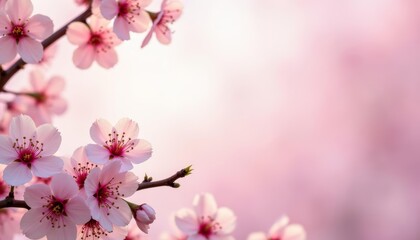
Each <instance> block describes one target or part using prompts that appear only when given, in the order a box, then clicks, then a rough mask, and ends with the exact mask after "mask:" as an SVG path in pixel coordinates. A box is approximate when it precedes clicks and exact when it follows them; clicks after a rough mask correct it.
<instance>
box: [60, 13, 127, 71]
mask: <svg viewBox="0 0 420 240" xmlns="http://www.w3.org/2000/svg"><path fill="white" fill-rule="evenodd" d="M87 23H88V25H86V24H85V23H82V22H74V23H72V24H70V25H69V26H68V28H67V32H66V35H67V39H68V40H69V41H70V43H72V44H75V45H78V46H79V47H78V48H76V50H75V51H74V53H73V63H74V65H76V67H78V68H81V69H86V68H89V67H90V66H91V65H92V63H93V61H96V62H97V63H98V64H99V65H100V66H102V67H104V68H111V67H113V66H114V65H115V64H116V63H117V62H118V55H117V52H116V51H115V49H114V47H115V46H117V45H118V44H120V43H121V41H120V40H119V39H118V38H117V37H116V36H115V34H114V33H113V32H112V31H111V29H109V28H108V27H107V25H108V21H106V20H104V19H102V18H99V17H97V16H91V17H90V18H89V19H88V20H87Z"/></svg>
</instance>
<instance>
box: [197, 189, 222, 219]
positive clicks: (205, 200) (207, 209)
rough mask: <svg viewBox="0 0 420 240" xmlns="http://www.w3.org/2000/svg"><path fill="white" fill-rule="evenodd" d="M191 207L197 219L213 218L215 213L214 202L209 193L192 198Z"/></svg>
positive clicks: (215, 204)
mask: <svg viewBox="0 0 420 240" xmlns="http://www.w3.org/2000/svg"><path fill="white" fill-rule="evenodd" d="M193 205H194V209H195V212H196V213H197V215H198V217H199V218H200V217H205V218H207V217H210V218H214V217H215V215H216V213H217V203H216V200H215V199H214V197H213V195H211V194H210V193H201V194H197V195H196V196H195V197H194V201H193Z"/></svg>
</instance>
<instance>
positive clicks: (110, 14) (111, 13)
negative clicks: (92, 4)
mask: <svg viewBox="0 0 420 240" xmlns="http://www.w3.org/2000/svg"><path fill="white" fill-rule="evenodd" d="M100 9H101V14H102V16H103V17H104V18H105V19H108V20H111V19H113V18H114V17H115V16H117V14H118V10H119V9H118V3H117V2H116V1H115V0H102V2H101V6H100Z"/></svg>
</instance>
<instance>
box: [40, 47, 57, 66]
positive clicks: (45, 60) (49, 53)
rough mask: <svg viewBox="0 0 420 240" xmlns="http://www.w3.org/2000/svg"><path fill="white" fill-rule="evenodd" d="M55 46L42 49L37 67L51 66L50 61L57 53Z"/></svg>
mask: <svg viewBox="0 0 420 240" xmlns="http://www.w3.org/2000/svg"><path fill="white" fill-rule="evenodd" d="M57 48H58V45H57V44H53V45H50V46H49V47H48V48H46V49H44V53H43V54H42V59H41V61H39V63H38V64H37V65H38V66H43V67H46V66H49V65H51V62H52V59H53V58H54V57H55V55H56V53H57Z"/></svg>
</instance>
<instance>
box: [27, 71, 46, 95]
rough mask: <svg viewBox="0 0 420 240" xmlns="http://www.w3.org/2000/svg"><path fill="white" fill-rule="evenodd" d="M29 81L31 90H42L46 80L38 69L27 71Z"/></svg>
mask: <svg viewBox="0 0 420 240" xmlns="http://www.w3.org/2000/svg"><path fill="white" fill-rule="evenodd" d="M29 81H30V82H31V85H32V88H33V91H35V92H43V91H44V88H45V85H46V82H45V76H44V74H43V73H42V72H41V71H39V70H34V71H32V72H30V73H29Z"/></svg>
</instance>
